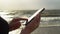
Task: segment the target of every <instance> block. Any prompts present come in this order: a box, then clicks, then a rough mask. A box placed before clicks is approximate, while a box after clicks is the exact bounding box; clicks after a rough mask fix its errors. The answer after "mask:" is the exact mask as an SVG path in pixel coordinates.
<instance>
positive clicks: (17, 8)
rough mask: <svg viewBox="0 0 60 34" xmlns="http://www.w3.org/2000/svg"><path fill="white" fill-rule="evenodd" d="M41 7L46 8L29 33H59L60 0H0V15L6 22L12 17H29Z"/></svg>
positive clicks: (16, 33)
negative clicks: (34, 28)
mask: <svg viewBox="0 0 60 34" xmlns="http://www.w3.org/2000/svg"><path fill="white" fill-rule="evenodd" d="M41 8H45V9H46V10H45V11H44V12H42V14H41V22H40V25H39V27H38V28H37V29H36V30H35V31H33V32H32V33H31V34H60V0H0V16H1V17H2V18H4V19H5V20H6V21H7V22H8V24H9V22H10V21H11V20H12V19H13V18H14V17H22V18H29V17H30V16H32V15H33V14H34V13H35V12H36V11H37V10H38V9H41ZM13 34H18V32H17V31H15V33H14V32H13Z"/></svg>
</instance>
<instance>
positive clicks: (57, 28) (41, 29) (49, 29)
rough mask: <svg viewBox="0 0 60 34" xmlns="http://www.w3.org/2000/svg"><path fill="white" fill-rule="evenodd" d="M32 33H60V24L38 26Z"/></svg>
mask: <svg viewBox="0 0 60 34" xmlns="http://www.w3.org/2000/svg"><path fill="white" fill-rule="evenodd" d="M32 34H60V26H50V27H38V28H37V29H36V30H35V31H34V32H32Z"/></svg>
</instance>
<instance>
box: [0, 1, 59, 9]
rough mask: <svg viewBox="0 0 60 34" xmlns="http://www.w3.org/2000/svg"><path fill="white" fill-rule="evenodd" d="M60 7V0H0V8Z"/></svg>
mask: <svg viewBox="0 0 60 34" xmlns="http://www.w3.org/2000/svg"><path fill="white" fill-rule="evenodd" d="M40 8H46V9H60V0H0V10H31V9H32V10H35V9H40Z"/></svg>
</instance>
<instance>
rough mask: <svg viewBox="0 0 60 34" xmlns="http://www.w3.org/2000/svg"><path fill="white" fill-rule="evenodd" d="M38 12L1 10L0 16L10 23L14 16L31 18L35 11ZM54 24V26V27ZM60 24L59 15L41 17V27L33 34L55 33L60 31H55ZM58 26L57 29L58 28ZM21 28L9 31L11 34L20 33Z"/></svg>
mask: <svg viewBox="0 0 60 34" xmlns="http://www.w3.org/2000/svg"><path fill="white" fill-rule="evenodd" d="M35 12H36V10H34V11H33V10H11V11H9V10H0V16H1V17H2V18H4V19H5V20H6V21H7V22H8V24H9V23H10V21H11V20H12V19H13V18H16V17H22V18H29V17H30V16H32V15H33V14H34V13H35ZM53 26H54V27H53ZM55 26H56V27H58V26H60V17H57V16H54V17H52V16H48V17H41V22H40V25H39V27H38V28H37V29H36V30H35V31H33V32H32V33H31V34H50V31H52V29H53V31H52V32H51V34H53V33H54V32H55V33H58V32H60V30H59V31H58V32H57V31H55V29H56V27H55ZM58 28H59V27H58ZM58 28H57V30H58ZM19 30H20V29H17V30H14V31H11V32H9V34H19V33H20V32H21V31H19Z"/></svg>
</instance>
